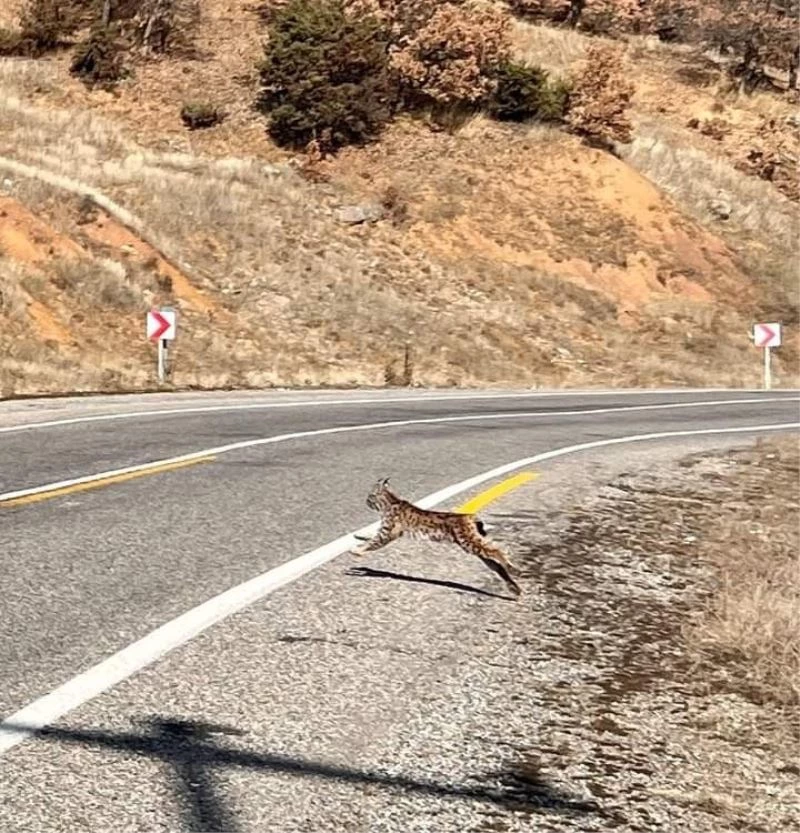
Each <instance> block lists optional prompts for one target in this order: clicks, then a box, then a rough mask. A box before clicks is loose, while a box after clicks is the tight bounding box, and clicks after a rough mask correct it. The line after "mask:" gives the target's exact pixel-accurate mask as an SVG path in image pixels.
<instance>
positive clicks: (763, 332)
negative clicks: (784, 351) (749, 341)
mask: <svg viewBox="0 0 800 833" xmlns="http://www.w3.org/2000/svg"><path fill="white" fill-rule="evenodd" d="M753 344H755V346H756V347H762V348H763V349H764V390H769V389H770V388H771V387H772V368H771V367H770V358H771V357H770V351H771V350H772V348H773V347H780V346H781V325H780V324H777V323H770V324H756V325H755V326H754V327H753Z"/></svg>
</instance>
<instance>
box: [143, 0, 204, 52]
mask: <svg viewBox="0 0 800 833" xmlns="http://www.w3.org/2000/svg"><path fill="white" fill-rule="evenodd" d="M199 17H200V10H199V5H198V0H140V2H138V3H137V4H136V6H135V14H134V15H133V17H132V19H131V24H132V40H133V43H134V44H135V46H136V47H137V48H138V49H139V50H140V51H141V52H142V53H144V54H145V55H163V54H166V53H167V52H174V51H176V50H177V49H178V48H181V47H183V48H186V49H188V48H190V46H191V35H192V31H193V29H194V26H195V24H196V23H197V21H198V19H199Z"/></svg>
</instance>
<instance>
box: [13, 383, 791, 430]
mask: <svg viewBox="0 0 800 833" xmlns="http://www.w3.org/2000/svg"><path fill="white" fill-rule="evenodd" d="M727 392H729V393H735V394H746V393H752V394H758V393H760V391H758V390H740V391H738V390H737V391H726V390H725V389H719V390H717V389H713V388H709V389H708V390H707V391H706V390H689V389H686V390H639V391H613V390H610V391H605V390H604V391H554V392H547V393H541V392H536V391H531V392H520V393H475V394H445V395H421V396H387V397H378V396H373V397H368V398H365V397H359V398H352V399H351V398H347V399H311V400H302V399H295V400H291V401H289V402H248V403H243V404H238V405H194V406H180V407H177V408H154V409H150V410H146V411H126V412H124V413H116V414H113V413H112V414H94V415H92V416H79V417H69V418H67V419H54V420H48V421H45V422H27V423H21V424H19V425H9V426H6V427H3V428H0V434H10V433H14V432H17V431H34V430H37V429H41V428H56V427H58V426H62V425H77V424H79V423H84V422H108V421H111V420H121V419H143V418H146V417H161V416H178V415H181V414H205V413H220V412H228V411H230V412H234V411H262V410H263V411H267V410H274V409H279V408H304V407H308V408H319V407H322V406H325V405H331V406H339V405H383V404H397V403H402V402H463V401H481V400H488V401H492V400H498V399H528V398H544V397H553V396H559V397H560V396H614V395H619V396H646V395H655V396H657V395H663V394H668V395H670V396H689V395H694V396H697V395H698V394H699V393H727ZM786 392H787V393H792V392H793V391H790V390H787V391H786ZM709 401H713V400H709ZM754 401H759V402H762V401H764V400H763V399H761V398H758V397H754Z"/></svg>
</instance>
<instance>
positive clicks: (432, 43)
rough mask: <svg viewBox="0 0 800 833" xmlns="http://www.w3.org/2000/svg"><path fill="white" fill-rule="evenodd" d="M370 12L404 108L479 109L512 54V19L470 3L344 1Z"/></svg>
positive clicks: (356, 11) (444, 0)
mask: <svg viewBox="0 0 800 833" xmlns="http://www.w3.org/2000/svg"><path fill="white" fill-rule="evenodd" d="M346 5H347V8H348V11H349V12H350V14H353V15H355V16H359V15H361V14H364V13H369V14H372V15H374V16H375V17H377V18H378V19H379V20H381V21H382V23H383V25H384V27H385V29H386V31H387V33H388V37H389V43H390V46H389V54H390V64H391V67H392V71H393V73H394V75H395V78H396V81H397V84H398V87H399V89H400V91H401V94H402V98H403V104H404V106H406V107H410V108H415V107H419V106H428V105H431V104H432V105H434V106H435V107H436V108H437V109H440V110H441V109H444V110H445V111H446V110H447V108H452V107H453V106H454V105H462V104H466V105H468V106H469V105H476V104H477V103H478V102H481V101H482V100H484V99H485V98H486V96H487V95H489V94H490V93H491V92H492V90H493V89H494V83H495V82H494V75H495V73H496V71H497V69H498V68H499V67H500V66H501V65H502V64H503V63H505V62H507V60H508V58H509V55H510V51H511V19H510V17H509V16H508V14H507V13H506V12H505V11H503V10H500V9H498V8H497V7H495V6H488V5H487V4H483V5H478V4H476V3H473V2H470V0H346Z"/></svg>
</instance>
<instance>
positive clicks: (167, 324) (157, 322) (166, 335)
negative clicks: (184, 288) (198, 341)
mask: <svg viewBox="0 0 800 833" xmlns="http://www.w3.org/2000/svg"><path fill="white" fill-rule="evenodd" d="M177 329H178V324H177V314H176V312H175V310H174V309H173V308H172V307H161V309H151V310H150V311H149V312H148V313H147V337H148V338H149V339H150V340H151V341H157V342H158V381H159V382H163V381H164V377H165V376H166V369H167V342H169V341H172V339H174V338H175V333H176V331H177Z"/></svg>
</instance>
